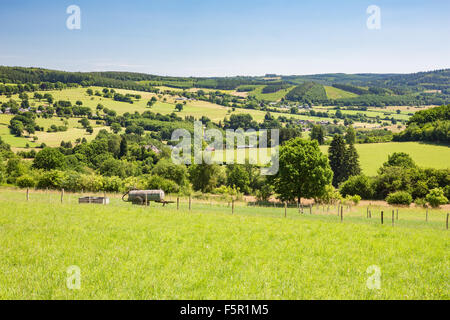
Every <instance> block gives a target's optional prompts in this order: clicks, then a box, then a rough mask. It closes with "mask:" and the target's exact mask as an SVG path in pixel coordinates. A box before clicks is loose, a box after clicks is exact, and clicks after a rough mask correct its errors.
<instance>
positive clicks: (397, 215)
mask: <svg viewBox="0 0 450 320" xmlns="http://www.w3.org/2000/svg"><path fill="white" fill-rule="evenodd" d="M396 220H398V209H397V216H396Z"/></svg>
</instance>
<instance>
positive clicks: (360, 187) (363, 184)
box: [339, 175, 374, 199]
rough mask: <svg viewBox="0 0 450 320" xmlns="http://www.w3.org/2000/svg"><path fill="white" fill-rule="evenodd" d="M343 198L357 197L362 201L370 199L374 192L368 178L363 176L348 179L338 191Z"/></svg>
mask: <svg viewBox="0 0 450 320" xmlns="http://www.w3.org/2000/svg"><path fill="white" fill-rule="evenodd" d="M339 192H340V193H341V195H342V196H343V197H345V196H348V195H350V196H354V195H358V196H360V197H361V198H362V199H371V198H372V197H373V194H374V191H373V187H372V183H371V180H370V178H369V177H366V176H364V175H359V176H354V177H350V178H349V179H348V180H347V181H345V182H344V183H343V184H342V185H341V188H340V190H339Z"/></svg>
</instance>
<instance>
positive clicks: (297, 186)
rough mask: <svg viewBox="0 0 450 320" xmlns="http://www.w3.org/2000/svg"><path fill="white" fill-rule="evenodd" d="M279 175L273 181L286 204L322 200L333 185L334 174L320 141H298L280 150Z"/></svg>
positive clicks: (293, 140)
mask: <svg viewBox="0 0 450 320" xmlns="http://www.w3.org/2000/svg"><path fill="white" fill-rule="evenodd" d="M279 165H280V166H279V170H278V173H277V174H276V175H275V176H273V177H272V178H271V180H272V183H273V186H274V190H275V192H276V193H278V194H279V197H280V199H281V200H283V201H293V200H297V201H298V202H300V199H301V198H319V197H321V196H322V195H323V194H324V192H325V187H326V186H327V185H329V184H330V183H331V180H332V177H333V171H332V170H331V168H330V166H329V164H328V159H327V157H326V156H325V155H324V154H322V152H321V151H320V149H319V144H318V143H317V141H308V140H303V139H301V138H296V139H292V140H290V141H288V142H287V143H286V144H285V145H284V146H282V147H280V155H279Z"/></svg>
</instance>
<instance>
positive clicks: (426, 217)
mask: <svg viewBox="0 0 450 320" xmlns="http://www.w3.org/2000/svg"><path fill="white" fill-rule="evenodd" d="M425 221H426V222H428V208H427V213H426V216H425Z"/></svg>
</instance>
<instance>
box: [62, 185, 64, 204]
mask: <svg viewBox="0 0 450 320" xmlns="http://www.w3.org/2000/svg"><path fill="white" fill-rule="evenodd" d="M63 200H64V188H63V189H61V203H63Z"/></svg>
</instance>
